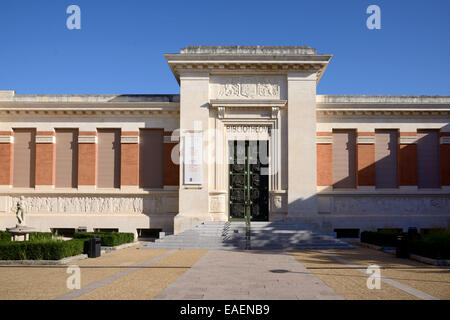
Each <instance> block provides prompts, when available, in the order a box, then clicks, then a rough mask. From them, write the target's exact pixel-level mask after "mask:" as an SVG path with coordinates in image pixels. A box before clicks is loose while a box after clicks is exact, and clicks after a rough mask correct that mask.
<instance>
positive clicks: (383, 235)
mask: <svg viewBox="0 0 450 320" xmlns="http://www.w3.org/2000/svg"><path fill="white" fill-rule="evenodd" d="M399 235H401V233H397V232H392V231H378V232H374V231H363V232H361V242H365V243H371V244H375V245H377V246H382V247H395V246H396V243H397V236H399Z"/></svg>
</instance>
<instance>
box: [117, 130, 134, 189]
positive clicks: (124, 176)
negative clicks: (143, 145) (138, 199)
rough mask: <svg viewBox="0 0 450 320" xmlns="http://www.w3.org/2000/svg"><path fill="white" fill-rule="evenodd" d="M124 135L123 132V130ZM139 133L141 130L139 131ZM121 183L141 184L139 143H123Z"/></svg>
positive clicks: (129, 184)
mask: <svg viewBox="0 0 450 320" xmlns="http://www.w3.org/2000/svg"><path fill="white" fill-rule="evenodd" d="M122 135H124V134H123V132H122ZM137 135H139V132H138V133H137ZM121 157H122V158H121V161H120V163H121V168H120V184H121V185H123V186H138V185H139V144H138V143H122V146H121Z"/></svg>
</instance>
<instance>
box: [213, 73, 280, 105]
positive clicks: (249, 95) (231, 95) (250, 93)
mask: <svg viewBox="0 0 450 320" xmlns="http://www.w3.org/2000/svg"><path fill="white" fill-rule="evenodd" d="M285 82H286V80H285V79H284V78H283V77H281V76H212V77H211V84H210V90H211V94H210V96H211V99H276V100H280V99H286V85H285Z"/></svg>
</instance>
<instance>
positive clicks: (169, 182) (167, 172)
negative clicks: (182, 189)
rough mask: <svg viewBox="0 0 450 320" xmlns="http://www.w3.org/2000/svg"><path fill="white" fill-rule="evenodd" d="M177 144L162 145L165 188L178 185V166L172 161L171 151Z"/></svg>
mask: <svg viewBox="0 0 450 320" xmlns="http://www.w3.org/2000/svg"><path fill="white" fill-rule="evenodd" d="M177 144H178V143H164V159H163V163H164V174H163V184H164V185H165V186H178V185H179V184H180V166H179V164H175V163H174V162H173V161H172V156H171V155H172V150H173V148H174V147H175V146H176V145H177Z"/></svg>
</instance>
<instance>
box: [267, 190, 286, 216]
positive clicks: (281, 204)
mask: <svg viewBox="0 0 450 320" xmlns="http://www.w3.org/2000/svg"><path fill="white" fill-rule="evenodd" d="M270 211H271V212H273V213H281V212H287V196H286V195H285V194H277V193H272V194H271V195H270Z"/></svg>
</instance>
